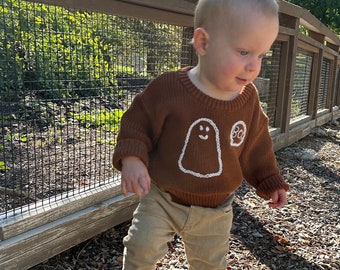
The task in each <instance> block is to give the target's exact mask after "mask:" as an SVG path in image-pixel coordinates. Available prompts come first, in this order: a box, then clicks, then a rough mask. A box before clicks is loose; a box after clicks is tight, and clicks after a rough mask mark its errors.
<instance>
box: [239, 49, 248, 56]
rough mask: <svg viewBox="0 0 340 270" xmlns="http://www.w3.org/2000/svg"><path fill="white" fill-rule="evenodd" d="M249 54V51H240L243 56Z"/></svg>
mask: <svg viewBox="0 0 340 270" xmlns="http://www.w3.org/2000/svg"><path fill="white" fill-rule="evenodd" d="M248 54H249V52H248V51H243V50H242V51H240V55H242V56H246V55H248Z"/></svg>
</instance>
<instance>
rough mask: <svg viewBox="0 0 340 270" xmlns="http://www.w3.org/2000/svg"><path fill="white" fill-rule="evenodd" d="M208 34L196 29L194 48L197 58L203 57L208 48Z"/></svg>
mask: <svg viewBox="0 0 340 270" xmlns="http://www.w3.org/2000/svg"><path fill="white" fill-rule="evenodd" d="M208 40H209V34H208V32H207V31H206V30H205V29H204V28H202V27H199V28H196V29H195V32H194V42H193V43H194V48H195V50H196V52H197V54H198V55H199V56H203V55H205V53H206V50H207V48H208Z"/></svg>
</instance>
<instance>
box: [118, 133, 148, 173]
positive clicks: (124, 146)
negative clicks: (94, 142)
mask: <svg viewBox="0 0 340 270" xmlns="http://www.w3.org/2000/svg"><path fill="white" fill-rule="evenodd" d="M128 156H135V157H138V158H140V159H141V160H142V161H143V162H144V164H145V166H146V167H148V166H149V158H148V150H147V147H146V145H144V144H141V143H140V141H138V140H133V139H125V140H121V141H119V142H118V144H117V145H116V148H115V152H114V154H113V160H112V163H113V166H114V167H115V168H116V169H117V170H119V171H121V170H122V159H123V158H124V157H128Z"/></svg>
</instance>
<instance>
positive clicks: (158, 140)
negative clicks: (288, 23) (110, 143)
mask: <svg viewBox="0 0 340 270" xmlns="http://www.w3.org/2000/svg"><path fill="white" fill-rule="evenodd" d="M189 69H190V68H189V67H187V68H183V69H181V70H179V71H175V72H167V73H164V74H163V75H160V76H159V77H157V78H156V79H154V80H153V81H152V82H151V83H150V84H149V85H148V87H147V88H146V89H145V90H144V91H143V92H142V93H141V94H139V95H138V96H136V98H135V99H134V101H133V103H132V105H131V107H130V108H129V109H128V110H127V112H126V113H125V114H124V116H123V118H122V122H121V128H120V132H119V135H118V142H117V145H116V148H115V152H114V155H113V165H114V166H115V168H117V169H118V170H121V168H122V165H121V159H122V158H123V157H126V156H137V157H139V158H140V159H141V160H142V161H143V162H144V163H145V164H146V166H147V167H148V170H149V174H150V177H151V179H152V181H153V182H154V183H155V184H156V185H157V186H158V187H160V188H161V189H163V190H165V191H167V192H169V193H170V194H171V196H172V199H173V200H174V201H175V202H178V203H181V204H184V205H199V206H204V207H216V206H218V205H219V204H221V202H223V201H224V200H225V199H226V198H227V196H228V195H229V194H230V193H232V192H234V191H235V190H236V189H237V188H238V187H239V186H240V184H241V183H242V180H243V179H245V180H246V181H247V182H248V183H249V184H250V185H251V186H253V187H254V188H255V189H256V191H257V193H258V194H259V195H260V196H261V197H263V198H265V199H269V198H270V195H271V194H272V193H273V192H274V191H275V190H278V189H281V188H283V189H286V190H287V189H288V185H287V184H286V183H285V182H284V180H283V178H282V176H281V175H280V172H279V169H278V167H277V163H276V160H275V156H274V153H273V150H272V141H271V138H270V135H269V132H268V118H267V117H266V115H265V114H264V113H263V111H262V109H261V107H260V104H259V99H258V94H257V91H256V88H255V87H254V85H253V84H249V85H247V86H246V87H245V89H244V91H242V93H241V94H240V95H239V96H238V97H237V98H236V99H234V100H232V101H221V100H217V99H214V98H212V97H209V96H207V95H205V94H204V93H202V92H201V91H200V90H199V89H197V88H196V87H195V86H194V85H193V83H192V82H191V80H190V79H189V77H188V75H187V71H188V70H189Z"/></svg>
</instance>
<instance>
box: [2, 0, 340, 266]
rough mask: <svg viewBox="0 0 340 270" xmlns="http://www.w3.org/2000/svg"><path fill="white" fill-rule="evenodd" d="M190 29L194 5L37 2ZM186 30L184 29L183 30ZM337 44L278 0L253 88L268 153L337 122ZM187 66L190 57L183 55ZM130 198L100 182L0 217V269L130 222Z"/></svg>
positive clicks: (143, 0) (161, 0)
mask: <svg viewBox="0 0 340 270" xmlns="http://www.w3.org/2000/svg"><path fill="white" fill-rule="evenodd" d="M31 2H39V3H44V4H48V5H56V6H63V7H66V8H70V9H75V10H88V11H92V12H98V13H106V14H116V15H119V16H126V17H132V18H139V19H143V20H150V21H156V22H160V23H166V24H171V25H177V26H180V27H183V29H192V27H193V12H194V8H195V2H196V1H194V0H171V1H168V0H125V1H119V0H88V1H83V0H72V1H70V0H58V1H57V0H37V1H31ZM189 32H190V31H189ZM339 48H340V40H339V38H338V37H337V36H336V35H335V34H334V33H333V32H331V31H330V30H329V29H328V28H327V27H325V26H324V25H323V24H321V23H320V22H319V21H318V20H317V19H316V18H315V17H314V16H313V15H311V13H309V12H308V11H306V10H304V9H302V8H300V7H298V6H294V5H292V4H289V3H287V2H284V1H281V3H280V31H279V35H278V37H277V40H276V41H275V43H274V45H273V47H272V49H271V54H270V55H269V56H268V57H267V58H266V59H265V60H264V63H263V68H262V71H261V74H260V76H259V78H258V79H257V80H256V81H255V84H256V85H257V86H258V88H259V93H260V97H261V102H262V105H263V108H264V110H265V111H266V112H267V114H268V116H269V118H270V131H271V135H272V139H273V143H274V148H275V150H278V149H280V148H282V147H285V146H288V145H290V144H292V143H293V142H295V141H297V140H299V139H301V138H303V137H304V136H306V135H307V134H309V133H310V131H311V129H312V128H313V127H315V126H319V125H323V124H325V123H326V122H329V121H331V120H337V119H338V118H339V117H340V83H339V82H340V57H339ZM186 57H187V58H189V60H187V63H189V64H194V63H195V61H196V57H195V54H194V52H193V51H192V50H191V51H187V52H186ZM136 203H137V200H136V198H135V197H134V196H130V197H128V198H125V199H124V198H123V197H122V195H121V193H120V189H119V186H117V185H112V183H107V184H105V185H101V186H100V187H94V188H92V189H88V190H86V191H79V192H74V193H73V194H72V196H67V197H63V196H62V195H60V198H59V199H58V200H54V201H53V202H48V199H47V200H42V201H41V202H38V203H37V204H35V207H34V208H32V207H31V208H30V207H27V209H26V210H25V211H21V212H20V213H19V214H15V215H8V214H6V216H4V215H3V216H2V218H0V240H1V241H0V268H1V269H27V268H29V267H31V266H33V265H35V264H38V263H39V262H42V261H44V260H46V259H48V258H50V257H52V256H54V255H56V254H58V253H60V252H62V251H64V250H66V249H69V248H70V247H72V246H74V245H76V244H78V243H80V242H82V241H85V240H86V239H89V238H91V237H93V236H95V235H96V234H98V233H100V232H103V231H105V230H107V229H109V228H111V227H113V226H115V225H117V224H119V223H121V222H123V221H126V220H128V219H129V218H130V217H131V214H132V211H133V209H134V208H135V206H136Z"/></svg>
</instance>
